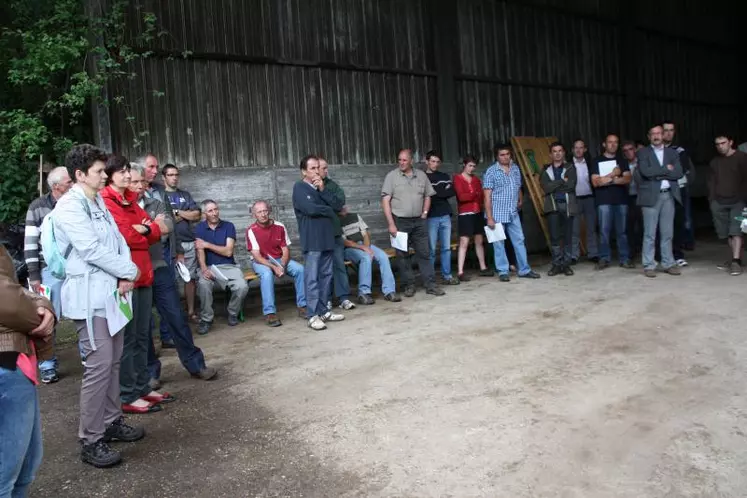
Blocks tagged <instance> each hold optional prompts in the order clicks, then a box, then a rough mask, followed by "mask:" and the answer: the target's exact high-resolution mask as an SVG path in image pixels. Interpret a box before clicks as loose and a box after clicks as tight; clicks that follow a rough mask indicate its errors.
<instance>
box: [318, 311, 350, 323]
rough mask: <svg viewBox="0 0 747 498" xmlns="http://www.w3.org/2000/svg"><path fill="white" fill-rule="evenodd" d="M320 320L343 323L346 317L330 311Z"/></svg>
mask: <svg viewBox="0 0 747 498" xmlns="http://www.w3.org/2000/svg"><path fill="white" fill-rule="evenodd" d="M319 318H321V319H322V321H324V322H341V321H343V320H344V319H345V315H342V314H339V313H332V312H331V311H328V312H326V313H325V314H323V315H322V316H321V317H319Z"/></svg>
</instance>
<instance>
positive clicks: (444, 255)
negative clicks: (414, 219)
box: [428, 214, 451, 280]
mask: <svg viewBox="0 0 747 498" xmlns="http://www.w3.org/2000/svg"><path fill="white" fill-rule="evenodd" d="M428 243H429V244H430V248H431V265H433V267H434V268H435V267H436V245H437V244H438V246H439V254H440V255H441V275H443V277H444V280H449V279H450V278H451V215H448V214H447V215H444V216H436V217H434V218H428Z"/></svg>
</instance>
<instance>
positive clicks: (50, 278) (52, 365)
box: [39, 267, 64, 372]
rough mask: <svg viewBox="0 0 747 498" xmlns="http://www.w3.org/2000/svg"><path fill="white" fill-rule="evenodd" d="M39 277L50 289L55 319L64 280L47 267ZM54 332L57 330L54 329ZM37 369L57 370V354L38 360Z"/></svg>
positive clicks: (59, 311)
mask: <svg viewBox="0 0 747 498" xmlns="http://www.w3.org/2000/svg"><path fill="white" fill-rule="evenodd" d="M41 278H42V280H41V281H42V284H44V285H46V286H47V287H49V290H50V291H51V294H52V295H51V298H52V299H51V301H52V306H53V307H54V314H55V315H57V319H58V320H59V319H60V317H61V316H62V300H61V295H60V292H62V282H64V280H59V279H58V278H56V277H55V276H54V275H52V272H51V271H49V269H48V268H47V267H44V268H42V271H41ZM55 332H57V330H56V329H55ZM56 335H57V334H56V333H55V335H54V336H52V337H53V339H52V340H53V341H54V340H55V339H54V337H55V336H56ZM39 370H41V371H42V372H43V371H44V370H57V356H56V355H53V356H52V358H50V359H48V360H45V361H40V362H39Z"/></svg>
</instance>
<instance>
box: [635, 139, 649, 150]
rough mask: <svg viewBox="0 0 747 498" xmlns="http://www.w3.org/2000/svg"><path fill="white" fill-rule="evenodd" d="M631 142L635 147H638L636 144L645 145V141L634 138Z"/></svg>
mask: <svg viewBox="0 0 747 498" xmlns="http://www.w3.org/2000/svg"><path fill="white" fill-rule="evenodd" d="M633 143H634V144H635V146H636V148H638V146H641V147H645V146H646V143H645V142H644V141H643V140H636V141H635V142H633Z"/></svg>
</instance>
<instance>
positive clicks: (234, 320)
mask: <svg viewBox="0 0 747 498" xmlns="http://www.w3.org/2000/svg"><path fill="white" fill-rule="evenodd" d="M238 324H239V317H238V316H236V315H231V314H229V315H228V326H229V327H235V326H236V325H238Z"/></svg>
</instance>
